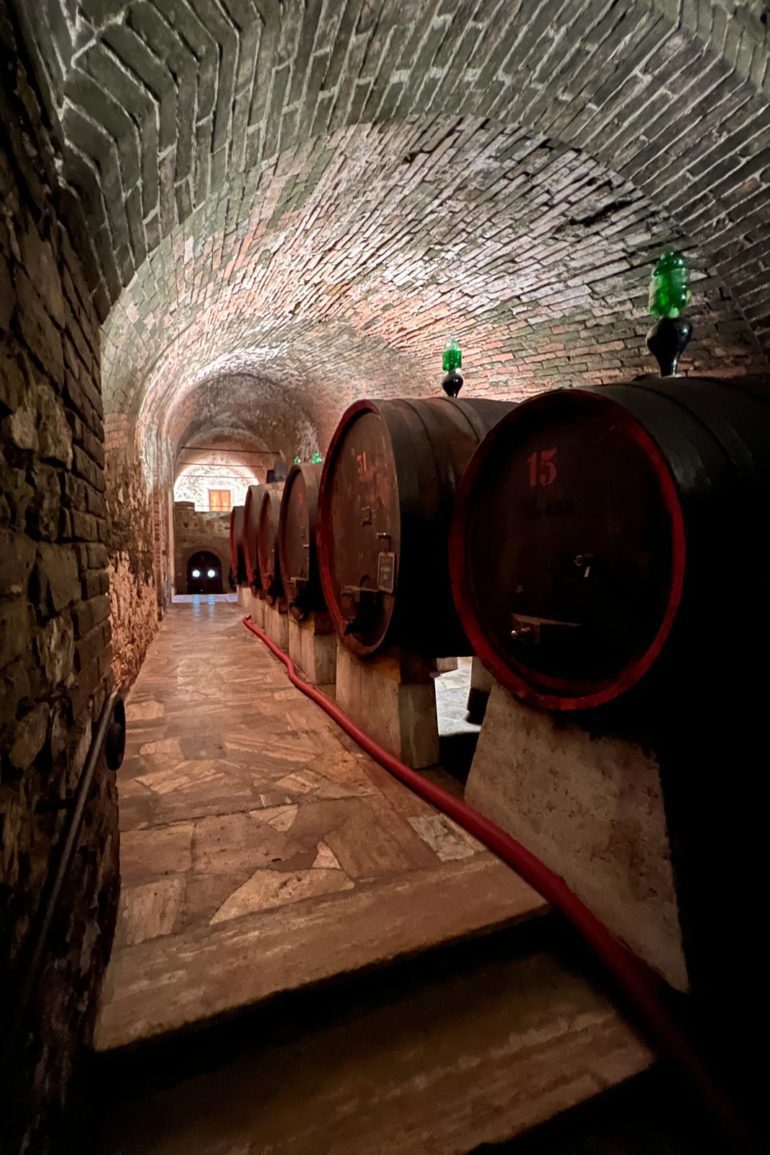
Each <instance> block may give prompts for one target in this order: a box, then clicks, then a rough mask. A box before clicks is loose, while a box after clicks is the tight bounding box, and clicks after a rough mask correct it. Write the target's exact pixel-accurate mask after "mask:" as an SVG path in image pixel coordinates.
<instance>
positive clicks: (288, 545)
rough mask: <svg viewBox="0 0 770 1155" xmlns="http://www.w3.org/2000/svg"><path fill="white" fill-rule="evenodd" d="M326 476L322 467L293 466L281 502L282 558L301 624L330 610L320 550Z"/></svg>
mask: <svg viewBox="0 0 770 1155" xmlns="http://www.w3.org/2000/svg"><path fill="white" fill-rule="evenodd" d="M322 472H323V465H321V464H317V465H313V464H307V465H294V466H292V468H291V470H290V472H289V476H288V477H287V479H286V484H285V486H284V490H283V497H282V499H281V516H280V519H279V523H278V556H279V560H280V563H281V574H282V577H283V586H284V590H285V593H286V597H287V598H288V601H289V613H290V614H291V615H292V616H293V617H294V618H295V619H296V620H297V621H302V620H303V619H304V618H306V617H307V615H308V614H309V613H314V612H319V611H322V610H325V609H326V603H325V602H324V596H323V591H322V589H321V577H320V574H319V572H318V555H317V550H316V523H317V518H318V491H319V486H320V483H321V473H322Z"/></svg>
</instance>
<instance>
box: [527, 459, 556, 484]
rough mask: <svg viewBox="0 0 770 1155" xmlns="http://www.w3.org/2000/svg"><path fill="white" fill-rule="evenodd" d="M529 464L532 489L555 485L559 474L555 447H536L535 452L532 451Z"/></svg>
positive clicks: (528, 460)
mask: <svg viewBox="0 0 770 1155" xmlns="http://www.w3.org/2000/svg"><path fill="white" fill-rule="evenodd" d="M527 464H528V465H529V488H530V489H544V488H545V487H546V486H548V485H553V483H554V481H556V478H557V477H558V476H559V469H558V459H557V454H556V450H555V449H536V450H535V452H534V453H530V455H529V457H528V458H527Z"/></svg>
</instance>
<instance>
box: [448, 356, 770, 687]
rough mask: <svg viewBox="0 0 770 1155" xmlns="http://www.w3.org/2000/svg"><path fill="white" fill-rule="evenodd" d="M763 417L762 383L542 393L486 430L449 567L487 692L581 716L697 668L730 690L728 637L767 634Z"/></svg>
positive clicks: (699, 382)
mask: <svg viewBox="0 0 770 1155" xmlns="http://www.w3.org/2000/svg"><path fill="white" fill-rule="evenodd" d="M769 402H770V381H768V382H766V383H756V382H752V381H747V380H744V381H741V380H736V381H717V380H714V379H695V378H689V379H659V378H649V379H647V378H643V379H640V380H639V381H637V382H635V383H634V384H628V385H617V386H601V387H597V388H594V389H569V390H558V391H555V392H552V393H547V394H543V395H541V396H539V397H536V398H534V399H532V400H530V401H527V402H525V403H524V404H522V405H520V406H519V407H518V408H517V409H516V410H515V412H512V413H510V414H509V415H508V416H507V417H506V418H505V419H504V420H503V421H502V422H500V424H499V425H497V426H496V427H495V429H494V430H492V432H491V433H490V434H489V435H488V436H487V437H486V439H485V440H484V442H483V444H482V445H481V446H480V448H479V450H478V452H477V453H476V454H475V456H474V459H473V461H472V462H471V464H470V466H469V467H468V469H467V471H466V473H465V476H464V478H463V481H462V485H461V486H460V490H459V493H458V501H457V505H456V509H455V517H454V522H453V526H452V533H451V540H450V555H451V571H452V584H453V589H454V594H455V600H456V604H457V608H458V611H459V614H460V618H461V621H462V623H463V625H464V626H465V629H466V631H467V634H468V637H469V638H470V640H471V642H472V643H473V646H474V649H475V650H476V652H477V653H478V655H479V656H480V657H481V659H482V660H483V661H484V663H485V665H487V667H488V668H489V669H490V670H491V671H492V673H493V674H494V675H495V677H496V678H497V679H498V680H499V681H500V682H502V683H503V684H504V685H505V686H507V687H508V688H509V689H510V690H511V691H512V692H513V693H514V694H517V695H518V696H519V697H521V698H523V699H525V700H529V701H531V702H533V703H535V704H537V705H540V706H543V707H546V708H549V709H555V710H578V709H585V708H591V707H595V706H600V705H603V704H605V703H607V702H610V701H612V700H613V699H616V698H619V697H621V696H623V695H625V694H626V693H627V692H628V691H630V690H631V689H632V688H634V687H636V688H637V693H638V692H641V689H642V687H641V685H639V684H640V683H644V685H645V686H647V687H648V688H652V687H653V686H655V685H657V684H660V685H663V684H664V683H665V684H666V685H668V686H671V687H675V685H676V678H677V677H680V678H681V677H682V676H683V675H684V676H686V677H687V676H688V675H687V671H688V670H690V671H692V670H693V669H694V668H695V667H696V665H697V664H698V663H704V662H705V663H710V664H711V665H712V666H713V676H714V677H719V678H725V677H735V676H738V671H736V670H735V669H731V668H726V667H729V664H733V665H734V664H735V661H736V660H737V655H739V654H740V653H741V647H742V645H743V644H744V643H743V641H742V640H741V639H745V638H747V637H748V636H749V635H750V634H751V632H752V631H754V630H756V631H759V632H760V633H761V634H762V636H767V623H768V620H769V619H768V612H767V610H766V608H765V607H766V605H767V601H768V599H767V585H766V583H767V575H768V568H767V562H768V558H769V547H768V542H769V541H770V535H769V534H768V532H767V527H766V519H767V509H768V506H769V504H770V502H769V500H768V499H770V404H769ZM744 614H745V618H743V615H744ZM741 620H744V622H745V624H744V625H741V624H739V623H740V621H741ZM747 628H748V631H749V635H747V632H746V631H747ZM757 636H759V635H757ZM717 655H721V659H720V660H717ZM728 655H730V656H728ZM653 667H655V668H656V671H657V673H656V677H655V678H653V679H652V680H650V672H651V670H652V669H653Z"/></svg>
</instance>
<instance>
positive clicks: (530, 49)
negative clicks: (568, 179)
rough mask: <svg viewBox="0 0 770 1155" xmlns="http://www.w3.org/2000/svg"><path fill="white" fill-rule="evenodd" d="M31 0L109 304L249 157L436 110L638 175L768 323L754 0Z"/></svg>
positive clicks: (762, 92)
mask: <svg viewBox="0 0 770 1155" xmlns="http://www.w3.org/2000/svg"><path fill="white" fill-rule="evenodd" d="M16 3H17V7H18V8H19V11H20V17H21V18H22V19H23V20H24V22H25V27H26V29H27V35H28V37H29V40H30V43H31V45H32V47H33V49H34V51H35V53H36V55H37V58H38V60H39V63H40V68H41V71H42V72H43V73H44V75H45V77H46V80H47V83H48V85H49V89H50V100H51V105H52V107H53V109H54V112H55V114H56V115H57V116H58V121H59V124H60V129H61V137H62V150H63V166H62V167H63V173H64V176H65V179H66V180H67V182H68V183H69V185H70V187H71V188H72V190H73V192H74V193H75V195H76V196H77V198H78V199H79V200H80V202H81V203H82V205H83V207H84V210H85V219H86V222H87V229H86V230H84V235H83V237H82V243H83V247H84V250H86V253H85V255H86V257H87V271H88V275H89V278H90V281H91V289H92V292H93V294H94V300H95V302H96V305H97V308H98V310H99V312H100V314H101V316H102V317H106V316H107V314H108V312H109V309H110V306H111V305H112V304H114V302H115V301H116V300H117V299H118V297H119V296H120V293H121V289H122V288H123V287H124V286H126V285H128V284H129V283H130V282H131V280H132V278H133V277H134V275H135V273H136V271H137V269H139V268H140V267H141V266H142V264H143V262H144V261H145V259H146V257H147V255H148V254H150V253H152V252H153V251H155V250H156V249H157V247H158V245H159V243H160V241H161V240H162V238H163V237H166V236H169V235H171V233H172V232H173V230H174V228H175V226H176V225H178V224H179V223H183V222H184V221H186V220H187V218H188V217H189V216H190V215H191V213H192V212H193V211H194V210H195V209H196V208H198V207H199V206H201V205H203V204H205V203H206V201H208V200H209V199H210V198H211V199H213V200H214V201H218V200H220V197H219V193H220V190H222V189H223V188H224V187H225V186H226V184H227V181H228V179H229V177H230V176H231V174H232V173H233V172H239V171H246V172H252V171H258V170H259V167H260V165H262V164H263V163H267V162H268V161H270V160H271V159H272V158H276V157H279V156H281V155H283V156H285V155H287V154H289V153H290V152H291V151H292V149H293V148H295V147H297V146H301V145H302V143H303V141H304V140H306V139H311V138H323V137H324V136H325V135H328V134H329V133H333V132H334V131H336V130H337V129H340V128H344V127H345V126H347V125H352V124H359V123H365V122H369V121H371V122H374V123H378V124H387V123H391V122H402V121H405V120H407V119H408V118H410V117H423V118H424V117H430V116H431V115H435V112H436V110H439V109H440V110H441V111H442V113H443V114H445V115H447V114H449V115H458V116H462V115H473V116H478V117H481V118H486V119H494V120H498V121H500V122H503V123H507V124H530V125H536V126H537V128H538V131H540V132H542V133H543V134H544V135H545V136H547V137H548V138H551V139H554V140H558V141H563V142H564V143H565V144H567V145H569V146H571V147H575V148H578V149H580V150H582V151H584V152H586V153H587V154H588V155H591V156H593V157H594V158H596V159H597V160H598V161H599V162H600V163H602V164H604V165H606V166H607V167H611V168H612V169H614V170H615V171H616V172H618V173H619V175H620V176H621V177H623V178H624V179H627V180H629V181H631V182H632V183H634V184H636V186H637V187H638V188H639V189H640V190H641V191H642V192H644V193H646V194H647V195H649V196H651V197H652V198H653V199H654V200H655V203H656V204H657V205H658V206H659V208H660V209H662V210H664V211H666V212H668V213H670V215H671V218H672V219H673V220H674V221H676V223H677V225H678V226H679V228H680V229H681V230H682V232H683V233H684V234H685V235H686V236H687V237H688V239H689V240H690V241H691V242H692V243H694V244H697V245H701V246H702V247H703V248H704V249H705V250H706V251H708V254H709V260H710V263H712V264H713V265H714V267H715V268H716V270H717V272H718V273H719V274H720V276H721V277H722V278H723V280H724V282H725V283H726V284H727V285H728V286H729V289H730V291H731V293H732V294H733V295H734V297H735V298H736V300H737V301H738V304H739V306H740V308H741V310H742V311H743V313H744V314H745V315H746V317H747V318H748V320H749V321H750V322H751V324H752V325H753V327H754V328H755V330H756V331H757V332H758V334H759V335H760V338H761V339H762V340H763V341H764V340H766V338H767V331H768V323H769V322H768V309H767V300H766V297H765V293H764V285H763V283H759V282H758V277H760V274H762V273H763V272H764V261H765V258H766V256H767V252H768V241H767V240H766V239H765V236H764V232H763V230H765V226H766V220H765V211H766V210H765V208H764V204H763V201H764V195H763V189H762V183H763V173H764V170H765V168H766V146H767V141H766V131H767V130H766V127H765V126H766V118H767V104H768V74H767V73H768V70H767V30H766V28H765V26H764V25H763V24H762V23H761V20H760V17H761V15H762V12H763V5H762V4H761V3H759V2H758V0H751V2H750V3H748V4H746V5H744V6H739V7H737V8H736V6H735V5H732V4H729V3H728V0H693V2H692V3H687V4H679V3H671V2H669V0H630V2H629V3H625V4H622V5H619V4H616V3H613V2H611V0H582V2H580V0H579V2H570V3H557V4H553V3H552V2H551V0H518V2H513V3H511V2H510V0H454V2H452V0H442V2H441V3H438V0H408V2H405V0H384V2H383V3H381V4H379V5H373V4H371V5H370V4H363V5H355V4H346V5H342V4H340V5H321V4H313V5H310V6H307V5H305V4H302V3H300V0H290V2H288V3H286V4H278V3H272V2H271V3H269V4H259V5H258V4H257V3H256V0H130V2H128V3H118V2H117V0H76V2H75V3H72V0H48V3H47V13H48V19H47V20H46V21H37V22H36V23H35V24H34V25H33V21H32V18H31V16H30V14H29V11H26V12H25V11H24V9H25V4H24V3H22V2H21V0H16ZM26 8H27V9H29V6H28V5H26ZM765 231H766V230H765ZM762 280H764V278H762Z"/></svg>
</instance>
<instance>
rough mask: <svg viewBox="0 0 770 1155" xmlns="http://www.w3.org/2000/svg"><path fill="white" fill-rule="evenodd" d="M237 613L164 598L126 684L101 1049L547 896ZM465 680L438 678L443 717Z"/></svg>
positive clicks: (463, 674)
mask: <svg viewBox="0 0 770 1155" xmlns="http://www.w3.org/2000/svg"><path fill="white" fill-rule="evenodd" d="M240 616H241V615H240V612H239V610H238V608H237V607H236V606H233V605H232V604H228V603H227V602H226V601H223V600H217V601H214V600H211V601H206V600H205V599H199V600H195V599H193V600H192V601H191V602H188V603H182V604H176V605H174V606H173V607H172V609H171V611H170V613H169V614H168V616H167V618H166V619H165V621H164V623H163V625H162V627H161V630H160V633H159V635H158V637H157V638H156V640H155V642H154V643H153V645H152V647H151V650H150V653H149V655H148V658H147V661H146V662H145V665H144V667H143V669H142V671H141V673H140V675H139V678H138V680H137V682H136V684H135V686H134V688H133V690H132V691H131V694H130V697H129V701H128V720H129V732H128V746H127V755H126V760H125V762H124V765H123V768H122V769H121V771H120V776H119V791H120V813H121V866H122V879H123V890H122V899H121V908H120V916H119V924H118V932H117V938H116V945H115V950H114V952H113V958H112V962H111V965H110V970H109V973H108V980H107V989H106V997H105V1005H104V1007H103V1011H102V1016H101V1020H100V1024H99V1029H98V1045H99V1046H100V1047H101V1048H102V1049H109V1048H113V1047H117V1046H121V1045H123V1044H125V1043H128V1042H134V1041H136V1040H137V1039H140V1038H143V1037H146V1036H149V1035H154V1034H157V1033H163V1032H166V1031H170V1030H174V1029H175V1028H177V1027H179V1026H182V1025H185V1024H189V1023H190V1022H192V1021H197V1020H198V1019H206V1018H209V1017H212V1016H216V1015H219V1014H221V1013H225V1012H229V1011H232V1010H234V1009H236V1008H238V1007H240V1006H244V1005H249V1004H251V1003H253V1002H254V1001H258V1000H259V999H261V998H263V997H266V996H267V995H269V994H271V993H274V992H275V991H276V990H282V989H288V988H294V987H299V986H302V985H304V984H305V983H308V982H312V981H315V980H317V979H320V978H323V977H328V976H330V975H332V974H336V973H339V972H341V971H346V970H355V969H357V968H359V967H363V966H367V965H370V964H371V963H373V962H376V961H382V960H384V959H385V958H389V957H394V956H396V955H399V954H401V953H405V952H406V953H409V952H413V951H415V950H422V949H425V948H427V947H428V946H430V945H433V944H435V943H436V942H441V941H445V940H447V939H453V938H456V937H459V936H462V935H465V934H467V933H471V932H477V931H479V930H482V929H484V928H487V927H494V926H498V925H502V924H504V923H506V922H508V921H511V920H515V919H517V918H519V917H521V916H524V915H530V914H534V913H540V912H542V910H543V909H544V907H543V903H542V901H541V900H540V898H539V897H538V896H537V895H535V894H534V892H532V891H531V890H530V889H529V887H527V886H526V885H525V884H524V883H523V882H522V881H521V880H520V879H518V878H517V877H516V876H515V875H514V874H512V873H511V872H510V871H508V870H507V869H506V868H505V867H503V866H502V865H501V864H500V863H498V862H497V861H496V860H495V859H494V858H493V857H492V856H491V855H489V854H488V853H487V852H486V851H485V850H484V849H483V848H482V847H481V846H480V845H479V844H478V843H477V842H475V841H474V840H473V839H472V838H470V837H469V836H468V835H466V834H465V832H464V831H462V830H461V829H460V828H459V827H457V826H455V825H454V824H453V823H452V822H450V821H449V820H448V819H447V818H445V817H444V816H442V815H441V814H439V813H437V812H436V811H434V810H433V809H432V808H431V807H430V806H428V805H427V804H425V803H424V802H422V801H421V800H420V799H419V798H417V797H416V796H415V795H413V794H412V793H411V792H410V791H408V790H406V789H405V788H404V787H403V786H401V785H400V784H399V783H397V782H395V781H394V780H393V779H392V778H391V777H390V776H389V775H388V774H386V772H385V771H384V770H382V769H381V768H380V767H379V766H377V765H376V764H375V763H374V762H372V761H371V759H369V758H368V757H367V756H366V755H364V754H363V753H362V752H361V751H360V750H359V749H358V748H357V747H356V746H355V744H354V743H353V742H352V741H351V740H350V739H348V738H347V736H346V735H344V734H343V733H342V732H341V731H340V730H339V729H338V728H337V727H336V726H335V725H334V724H333V723H332V722H331V721H330V719H328V718H327V717H326V715H325V714H323V712H322V711H321V710H319V709H318V707H316V706H315V705H314V704H313V703H311V702H310V701H309V700H308V699H306V698H305V697H304V696H303V695H302V694H301V693H300V692H299V691H297V690H295V689H294V688H293V687H292V686H291V685H290V684H289V683H288V681H287V679H286V676H285V672H284V670H283V667H282V666H281V665H280V664H279V663H278V662H277V661H276V659H274V658H273V657H272V656H271V655H270V654H269V653H268V651H267V650H266V649H265V648H264V647H263V646H262V645H260V643H259V642H258V641H256V640H255V639H254V638H253V637H252V636H251V635H250V634H248V633H247V631H246V630H244V629H243V627H242V625H241V622H240ZM463 679H466V680H467V671H465V670H464V667H461V668H460V669H459V670H458V671H456V672H455V673H453V674H448V675H443V676H442V679H441V682H442V683H444V686H445V688H444V687H442V691H441V695H442V697H443V698H444V704H445V718H446V719H447V724H448V725H449V726H450V728H451V726H452V725H456V726H460V727H461V726H462V718H461V711H462V699H463V695H464V693H465V689H464V686H465V682H464V680H463ZM438 773H440V772H438ZM252 949H253V955H252V953H251V952H252Z"/></svg>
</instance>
